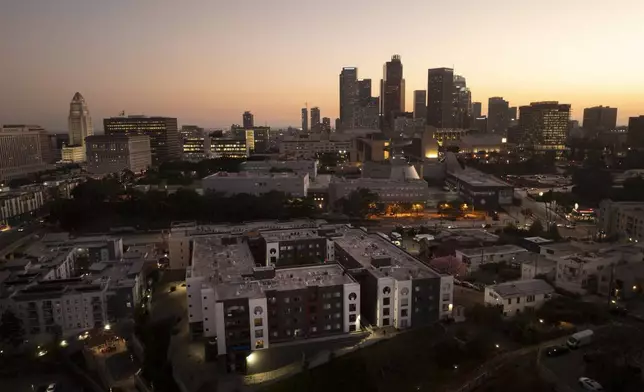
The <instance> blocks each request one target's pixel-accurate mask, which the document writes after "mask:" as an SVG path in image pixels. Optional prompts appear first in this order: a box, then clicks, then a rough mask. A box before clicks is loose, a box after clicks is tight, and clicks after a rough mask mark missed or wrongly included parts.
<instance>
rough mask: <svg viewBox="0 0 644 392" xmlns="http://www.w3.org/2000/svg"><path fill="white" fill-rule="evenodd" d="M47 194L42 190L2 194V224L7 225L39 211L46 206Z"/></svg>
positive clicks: (0, 198)
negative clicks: (13, 220)
mask: <svg viewBox="0 0 644 392" xmlns="http://www.w3.org/2000/svg"><path fill="white" fill-rule="evenodd" d="M45 200H46V194H45V190H43V189H42V188H38V189H33V190H23V191H21V190H18V191H9V192H3V193H0V222H2V223H4V224H7V223H10V221H11V220H12V219H14V218H17V219H19V218H21V217H23V216H26V215H28V214H31V213H32V212H34V211H37V210H39V209H40V208H42V206H43V205H44V204H45Z"/></svg>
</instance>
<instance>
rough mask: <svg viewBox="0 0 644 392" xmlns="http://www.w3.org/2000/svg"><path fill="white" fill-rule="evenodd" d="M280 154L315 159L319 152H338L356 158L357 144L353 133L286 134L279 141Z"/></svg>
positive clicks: (351, 158) (346, 156) (349, 157)
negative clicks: (354, 141)
mask: <svg viewBox="0 0 644 392" xmlns="http://www.w3.org/2000/svg"><path fill="white" fill-rule="evenodd" d="M279 148H280V154H282V155H284V156H287V157H289V158H295V159H314V158H316V157H317V156H318V154H324V153H337V154H340V155H342V156H344V157H345V158H346V159H348V160H355V155H356V152H355V146H354V144H353V137H352V135H345V134H340V133H335V134H322V133H319V134H314V133H306V134H298V135H296V136H284V137H283V138H282V140H281V142H280V143H279Z"/></svg>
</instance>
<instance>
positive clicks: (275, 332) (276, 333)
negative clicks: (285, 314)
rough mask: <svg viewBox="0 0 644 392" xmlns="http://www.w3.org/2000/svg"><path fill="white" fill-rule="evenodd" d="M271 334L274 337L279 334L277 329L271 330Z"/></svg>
mask: <svg viewBox="0 0 644 392" xmlns="http://www.w3.org/2000/svg"><path fill="white" fill-rule="evenodd" d="M271 335H273V337H274V338H276V337H277V336H278V335H279V333H278V332H277V331H273V333H272V334H271Z"/></svg>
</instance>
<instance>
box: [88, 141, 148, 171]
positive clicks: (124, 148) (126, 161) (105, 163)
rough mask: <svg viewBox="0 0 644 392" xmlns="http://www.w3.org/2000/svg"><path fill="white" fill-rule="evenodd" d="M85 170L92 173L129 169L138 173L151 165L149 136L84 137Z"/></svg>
mask: <svg viewBox="0 0 644 392" xmlns="http://www.w3.org/2000/svg"><path fill="white" fill-rule="evenodd" d="M85 148H86V149H87V170H88V171H89V172H90V173H94V174H108V173H118V172H121V171H123V170H130V171H132V172H133V173H140V172H142V171H144V170H147V169H148V167H150V166H152V150H151V148H150V137H149V136H146V135H126V134H114V135H94V136H88V137H87V138H85Z"/></svg>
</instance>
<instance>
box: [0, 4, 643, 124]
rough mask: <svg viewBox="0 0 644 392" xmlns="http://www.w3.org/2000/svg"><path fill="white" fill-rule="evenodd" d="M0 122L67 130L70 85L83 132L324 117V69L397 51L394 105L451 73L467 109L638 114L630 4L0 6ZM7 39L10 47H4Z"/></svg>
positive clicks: (329, 82)
mask: <svg viewBox="0 0 644 392" xmlns="http://www.w3.org/2000/svg"><path fill="white" fill-rule="evenodd" d="M1 3H2V4H1V5H0V37H2V39H0V53H1V54H2V55H1V56H0V124H8V123H29V124H38V125H41V126H43V127H45V128H47V129H49V130H52V131H66V130H67V115H68V111H69V102H70V101H71V99H72V96H73V95H74V93H75V92H76V91H79V92H81V94H83V96H84V97H85V99H86V100H87V103H88V105H89V110H90V113H91V115H92V118H93V120H94V123H95V128H96V129H99V130H100V129H102V119H103V118H105V117H110V116H115V115H118V113H119V112H120V111H122V110H124V111H125V112H126V113H128V114H146V115H163V116H172V117H177V118H178V119H179V123H180V124H197V125H200V126H203V127H206V128H214V127H228V126H230V125H231V124H232V123H241V115H242V113H243V112H244V111H245V110H250V111H252V112H253V114H254V115H255V123H256V124H260V125H264V124H265V123H266V124H268V125H270V126H274V127H281V126H287V125H293V126H299V125H300V110H301V108H302V107H304V106H305V104H307V103H308V106H309V107H313V106H318V107H319V108H320V110H321V113H322V116H323V117H331V118H332V119H335V118H336V117H337V116H338V112H339V107H338V106H339V102H338V101H339V100H338V89H339V81H338V77H339V73H340V71H341V69H342V67H347V66H355V67H358V76H359V78H361V79H362V78H371V79H373V86H374V91H373V92H372V94H373V95H374V96H376V95H378V93H379V92H378V91H377V90H378V89H377V88H376V86H378V82H377V80H379V79H380V78H381V77H382V69H383V64H384V63H385V62H386V61H388V60H389V59H390V58H391V55H393V54H399V55H400V56H401V58H402V62H403V67H404V77H405V79H406V105H407V110H408V111H411V110H412V105H413V90H425V89H426V88H427V69H428V68H437V67H454V68H455V73H456V74H460V75H463V76H464V77H465V78H466V79H467V84H468V87H470V88H471V90H472V99H473V101H482V102H483V108H484V112H485V111H486V108H487V99H488V98H489V97H492V96H502V97H504V98H505V99H506V100H508V101H509V102H510V105H511V106H520V105H525V104H529V103H530V102H533V101H544V100H558V101H560V102H562V103H569V104H572V110H573V114H572V117H573V118H575V119H580V118H581V116H582V115H583V108H585V107H590V106H596V105H608V106H613V107H617V108H618V124H626V123H627V122H628V117H629V116H636V115H644V50H643V49H642V48H643V47H644V46H643V45H644V27H643V26H642V19H641V18H642V15H644V1H642V0H612V1H605V0H539V1H528V0H512V1H510V0H486V1H481V0H449V1H448V0H442V1H437V0H396V1H391V0H324V1H319V0H299V1H294V0H236V1H225V0H185V1H176V0H137V1H131V0H109V1H106V0H55V1H52V0H2V1H1ZM7 38H9V39H7Z"/></svg>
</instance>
